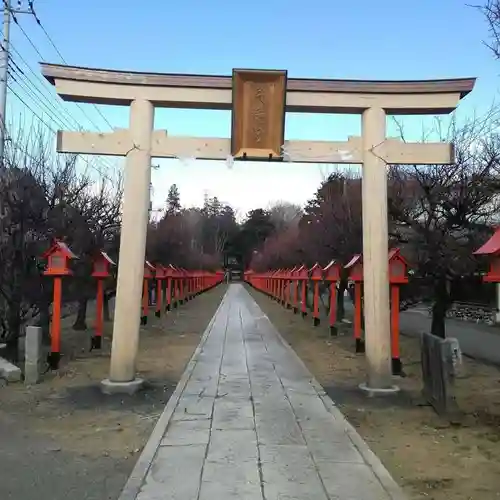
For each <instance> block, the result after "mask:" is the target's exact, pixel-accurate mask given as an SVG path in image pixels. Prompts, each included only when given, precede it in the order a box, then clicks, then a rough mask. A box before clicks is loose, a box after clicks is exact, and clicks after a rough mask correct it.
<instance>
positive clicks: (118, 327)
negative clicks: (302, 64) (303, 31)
mask: <svg viewBox="0 0 500 500" xmlns="http://www.w3.org/2000/svg"><path fill="white" fill-rule="evenodd" d="M41 67H42V72H43V75H44V76H45V78H47V79H48V80H49V82H51V83H52V84H54V85H55V88H56V91H57V92H58V94H59V95H60V96H61V97H62V98H63V99H65V100H67V101H76V102H85V103H94V104H110V105H121V106H130V126H129V129H119V130H115V131H113V132H111V133H96V132H68V131H60V132H59V133H58V141H57V150H58V151H59V152H62V153H81V154H98V155H117V156H125V157H126V167H125V181H124V200H123V216H122V231H121V243H120V266H119V269H118V283H117V294H116V305H115V321H114V327H113V345H112V353H111V366H110V375H109V379H107V380H106V381H103V384H104V386H105V390H107V391H111V390H113V391H120V390H123V391H131V390H133V389H134V388H136V387H138V386H139V385H140V383H141V381H140V380H138V379H136V372H135V362H136V355H137V349H138V335H139V315H140V311H139V309H140V296H141V291H142V272H143V265H144V257H145V244H146V229H147V221H148V205H149V183H150V177H151V157H159V158H171V157H180V156H185V155H186V154H188V156H192V157H196V158H198V159H212V160H221V159H222V160H224V159H227V158H228V157H231V156H233V157H235V158H236V159H249V160H253V159H259V160H267V161H274V160H283V156H286V157H287V159H288V160H289V161H296V162H313V163H319V162H323V163H346V164H361V165H362V167H363V168H362V172H363V182H362V186H363V187H362V196H363V198H362V199H363V259H364V267H363V268H364V297H365V309H364V310H365V332H366V335H365V336H366V358H367V361H368V376H367V381H366V384H364V385H365V389H367V390H369V391H371V392H387V391H391V390H395V389H397V388H395V387H394V386H393V384H392V379H391V344H390V315H389V288H388V285H387V283H388V261H387V251H388V220H387V218H388V217H387V170H386V169H387V164H448V163H452V162H453V161H454V154H453V147H452V145H450V144H444V143H428V144H421V143H404V142H401V141H399V140H394V139H388V138H386V116H387V115H411V114H433V115H434V114H447V113H450V112H452V111H453V110H454V109H455V108H456V106H457V105H458V103H459V101H460V99H461V98H462V97H464V96H465V95H467V94H468V93H469V92H470V91H471V90H472V89H473V87H474V83H475V79H474V78H467V79H453V80H432V81H353V80H319V79H316V80H314V79H298V78H290V79H288V78H287V74H286V71H266V70H264V71H258V70H234V72H233V76H232V77H231V76H202V75H183V74H157V73H156V74H150V73H138V72H123V71H112V70H104V69H88V68H78V67H69V66H61V65H52V64H42V65H41ZM155 107H171V108H194V109H219V110H232V114H233V131H232V137H231V139H220V138H194V137H170V136H168V134H167V131H165V130H163V131H160V130H155V131H154V130H153V115H154V108H155ZM287 111H289V112H304V113H344V114H360V115H362V137H351V138H349V140H348V141H345V142H334V141H332V142H330V141H284V116H285V113H286V112H287ZM282 146H284V147H282ZM283 152H284V153H285V154H283Z"/></svg>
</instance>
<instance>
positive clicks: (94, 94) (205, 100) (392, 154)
mask: <svg viewBox="0 0 500 500" xmlns="http://www.w3.org/2000/svg"><path fill="white" fill-rule="evenodd" d="M41 66H42V72H43V75H44V76H45V78H47V80H48V81H49V82H51V83H52V84H53V85H55V87H56V91H57V93H58V94H59V95H60V96H61V97H62V98H63V99H65V100H67V101H75V102H86V103H94V104H110V105H126V106H129V105H130V104H131V103H132V102H133V101H134V100H137V99H141V100H146V101H149V102H151V103H152V104H153V106H158V107H171V108H191V109H222V110H232V111H233V114H234V112H235V106H236V108H238V109H239V110H240V111H239V116H240V118H238V120H237V121H238V122H240V123H246V125H243V127H246V131H247V132H248V133H250V135H252V133H253V132H252V131H254V130H255V129H256V125H255V122H254V121H253V120H254V118H255V114H253V115H252V113H254V112H255V108H254V109H253V111H250V112H246V114H245V113H244V114H245V116H246V118H245V116H242V115H241V112H242V111H241V110H242V109H243V108H241V106H243V107H244V106H245V104H244V101H245V100H247V97H249V96H248V95H247V96H246V97H245V96H243V97H242V99H240V100H239V102H236V103H235V75H234V74H233V76H232V77H231V76H206V75H184V74H161V73H139V72H131V71H127V72H125V71H115V70H107V69H89V68H80V67H70V66H61V65H55V64H45V63H44V64H42V65H41ZM237 71H241V70H235V72H237ZM244 72H246V73H247V74H252V73H253V74H254V75H258V74H260V75H262V74H263V73H266V74H269V73H271V74H272V73H274V74H276V75H278V77H279V76H280V73H281V76H282V77H283V76H284V79H285V81H286V83H285V87H284V89H282V92H283V101H284V102H282V103H281V105H280V104H279V103H278V102H277V101H276V100H275V102H273V103H271V104H272V105H271V108H273V106H276V105H277V106H278V108H279V107H280V106H281V107H280V109H279V111H276V113H274V118H273V119H272V120H271V122H269V123H268V124H267V126H265V128H266V129H267V130H266V132H267V133H269V131H272V134H274V140H272V138H271V137H269V138H270V140H272V142H274V148H271V149H265V148H264V149H261V150H260V152H261V154H260V156H261V157H266V156H267V153H268V152H271V153H272V154H271V155H270V156H271V157H273V159H280V158H279V156H280V152H279V148H280V146H283V149H284V150H288V151H290V154H287V157H288V159H289V160H290V161H300V162H306V163H307V162H313V163H350V164H359V163H362V156H363V155H362V145H361V138H359V137H350V138H349V140H348V141H344V142H336V141H285V140H284V123H283V116H284V113H285V112H286V111H289V112H303V113H359V114H362V113H363V112H364V111H365V110H366V109H368V108H372V107H374V108H381V109H383V110H384V112H385V113H386V114H396V115H397V114H405V115H406V114H441V113H449V112H451V111H452V110H454V109H455V108H456V106H457V105H458V102H459V101H460V99H461V98H463V97H464V96H465V95H467V94H468V93H469V92H470V91H471V90H472V88H473V87H474V83H475V79H474V78H461V79H449V80H421V81H358V80H321V79H305V78H287V77H286V74H285V75H283V73H286V72H279V71H269V72H262V71H260V72H259V71H256V70H244ZM258 78H259V76H257V79H258ZM271 84H272V82H271ZM265 85H269V82H267V83H266V84H265ZM275 94H276V93H275ZM254 97H255V96H254ZM251 99H253V97H252V98H251ZM273 99H275V97H273ZM242 102H243V104H242ZM247 104H248V100H247ZM267 104H269V103H267ZM238 109H237V111H238ZM243 111H244V110H243ZM264 113H267V114H268V117H270V116H271V115H272V114H273V113H272V112H267V111H264ZM233 118H234V116H233ZM247 118H248V119H247ZM233 126H234V120H233ZM258 128H260V126H259V127H258ZM239 132H241V133H244V132H242V130H240V131H239ZM237 134H238V131H237V130H236V129H234V128H233V132H232V138H233V139H234V137H235V135H237ZM167 135H168V134H167V133H166V131H160V130H157V131H154V132H153V143H152V152H151V153H152V156H154V157H158V158H168V157H180V156H186V155H187V156H193V157H196V158H199V159H214V160H221V159H222V160H224V159H226V158H227V157H228V156H230V155H232V154H235V153H234V150H240V151H242V149H241V148H238V147H237V146H236V147H233V146H232V142H231V141H232V139H226V138H211V137H207V138H197V137H175V136H174V137H171V136H167ZM277 136H281V140H280V139H279V138H277ZM254 142H256V141H254ZM254 146H257V147H258V145H257V144H254ZM131 147H133V141H132V139H131V137H130V134H129V132H128V130H115V131H114V132H113V133H112V134H96V133H92V132H70V131H66V132H60V133H59V136H58V151H60V152H65V153H82V154H109V155H125V154H126V153H127V151H130V148H131ZM342 151H345V152H348V154H339V153H342ZM376 154H377V155H379V156H380V157H382V158H384V160H385V161H387V162H389V163H407V164H431V163H434V162H435V163H449V162H452V161H453V159H454V155H453V148H452V147H450V145H448V144H444V143H434V144H418V143H416V144H412V145H410V144H407V143H403V142H402V141H400V140H394V139H390V138H389V139H387V140H386V141H385V142H384V144H381V145H380V146H378V148H377V151H376Z"/></svg>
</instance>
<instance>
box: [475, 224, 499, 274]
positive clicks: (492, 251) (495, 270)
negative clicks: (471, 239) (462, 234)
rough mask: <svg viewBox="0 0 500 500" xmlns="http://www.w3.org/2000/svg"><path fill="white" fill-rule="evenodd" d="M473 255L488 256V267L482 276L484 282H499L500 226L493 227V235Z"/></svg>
mask: <svg viewBox="0 0 500 500" xmlns="http://www.w3.org/2000/svg"><path fill="white" fill-rule="evenodd" d="M474 255H485V256H486V257H488V261H489V269H488V272H487V273H486V274H485V275H484V276H483V281H484V282H485V283H500V226H499V227H497V228H496V229H495V232H494V233H493V236H492V237H491V238H490V239H489V240H488V241H487V242H486V243H485V244H484V245H483V246H482V247H480V248H478V249H477V250H476V251H475V252H474Z"/></svg>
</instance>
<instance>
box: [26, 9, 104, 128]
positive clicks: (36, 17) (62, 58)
mask: <svg viewBox="0 0 500 500" xmlns="http://www.w3.org/2000/svg"><path fill="white" fill-rule="evenodd" d="M28 6H29V8H30V10H31V13H32V14H33V17H34V18H35V21H36V23H37V24H38V26H40V28H41V30H42V31H43V33H44V34H45V36H46V37H47V40H48V41H49V42H50V44H51V45H52V47H54V50H55V51H56V52H57V54H58V56H59V57H60V58H61V61H62V62H63V63H64V64H66V65H67V66H68V62H67V61H66V59H65V58H64V56H63V55H62V54H61V51H60V50H59V49H58V48H57V45H56V44H55V43H54V40H52V37H51V36H50V35H49V34H48V32H47V30H46V29H45V27H44V26H43V24H42V22H41V21H40V18H39V17H38V15H37V14H36V12H35V9H34V6H33V0H29V1H28ZM40 57H42V61H43V56H41V55H40ZM93 107H94V109H95V110H96V111H97V112H98V113H99V115H100V116H101V118H102V119H103V120H104V121H105V122H106V123H107V125H108V127H109V128H110V129H113V126H112V125H111V123H109V121H108V119H107V118H106V116H104V114H103V113H102V111H101V110H100V109H99V108H98V107H97V106H96V105H95V104H93Z"/></svg>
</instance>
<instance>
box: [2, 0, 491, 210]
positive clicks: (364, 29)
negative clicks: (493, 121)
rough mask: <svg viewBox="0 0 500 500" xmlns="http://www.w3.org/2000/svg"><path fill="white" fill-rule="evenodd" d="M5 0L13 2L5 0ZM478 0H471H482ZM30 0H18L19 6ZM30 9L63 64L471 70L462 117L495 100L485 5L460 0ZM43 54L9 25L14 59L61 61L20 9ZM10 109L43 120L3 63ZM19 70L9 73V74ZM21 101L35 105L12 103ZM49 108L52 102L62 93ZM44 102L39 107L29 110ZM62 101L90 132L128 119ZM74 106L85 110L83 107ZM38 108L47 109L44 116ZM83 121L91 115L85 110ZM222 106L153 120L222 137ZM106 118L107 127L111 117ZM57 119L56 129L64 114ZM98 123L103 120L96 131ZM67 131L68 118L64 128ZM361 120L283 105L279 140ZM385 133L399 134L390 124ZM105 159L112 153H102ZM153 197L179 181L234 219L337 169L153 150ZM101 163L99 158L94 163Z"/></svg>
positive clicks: (379, 74) (184, 192) (187, 198)
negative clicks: (224, 206)
mask: <svg viewBox="0 0 500 500" xmlns="http://www.w3.org/2000/svg"><path fill="white" fill-rule="evenodd" d="M11 1H12V3H13V5H16V4H17V0H11ZM478 1H479V0H478ZM23 3H27V2H23ZM34 5H35V9H36V12H37V16H38V18H39V19H40V21H41V23H42V26H43V27H44V28H45V30H46V31H47V33H48V34H49V35H50V37H51V39H52V40H53V42H54V43H55V45H56V47H57V49H59V51H60V53H61V54H62V56H63V57H64V60H65V61H66V62H67V63H68V64H70V65H75V66H86V67H99V68H110V69H122V70H133V71H149V72H164V73H195V74H196V73H199V74H215V75H230V74H231V73H232V70H233V68H253V69H286V70H288V76H289V77H292V78H293V77H306V78H346V79H370V80H391V79H393V80H408V79H433V78H454V77H477V78H478V80H477V83H476V87H475V89H474V90H473V92H472V93H471V94H470V95H469V96H467V97H466V98H465V99H464V100H463V101H462V102H461V104H460V107H459V111H458V119H460V120H462V119H466V118H467V117H470V116H472V115H474V114H478V115H481V114H483V113H485V112H486V111H487V110H488V109H489V107H490V106H491V105H492V103H493V102H494V101H495V100H497V98H498V89H499V78H498V74H499V71H500V61H496V60H495V59H494V58H493V56H492V54H491V53H490V51H489V50H488V49H487V48H486V47H485V45H484V44H483V40H486V39H487V36H488V34H487V26H486V24H485V22H484V19H483V18H482V15H481V14H480V13H479V12H478V11H477V10H475V9H473V8H471V7H468V6H467V5H466V3H465V2H464V1H462V0H420V1H418V2H405V1H401V0H379V1H378V2H374V1H373V0H357V1H356V2H348V1H339V0H311V1H309V2H307V3H306V4H303V3H301V2H297V1H296V0H251V1H248V2H243V1H234V0H212V1H210V2H207V1H204V0H184V1H175V0H168V1H166V0H149V1H143V2H138V1H137V0H135V1H132V0H106V1H102V0H79V1H76V0H35V1H34ZM17 19H18V21H19V25H20V26H21V27H22V28H23V29H24V31H25V32H26V34H27V35H28V37H29V38H30V40H31V41H32V42H33V44H34V45H35V46H36V47H37V49H38V51H39V52H40V54H38V53H37V52H35V49H34V48H33V46H32V45H31V43H30V42H29V41H28V39H27V38H26V37H25V35H24V34H23V33H22V31H21V29H20V28H19V26H18V25H16V24H15V23H14V24H13V26H12V43H13V46H14V49H15V51H14V52H13V62H14V63H16V64H18V66H19V68H21V69H22V70H23V72H24V74H25V75H28V76H30V78H31V83H32V85H39V86H41V85H42V83H41V81H39V80H37V79H35V77H34V75H33V74H32V73H31V72H30V71H29V70H28V68H26V66H25V63H24V62H23V61H22V59H21V58H24V61H25V62H26V63H28V65H29V66H30V68H31V69H32V70H33V71H34V72H35V73H37V75H39V72H40V69H39V66H38V62H39V61H40V60H41V59H42V57H40V56H43V60H44V61H46V62H51V63H62V62H63V61H62V60H61V57H60V55H59V54H58V52H56V50H55V49H54V47H53V46H52V45H51V43H50V42H49V40H48V39H47V37H46V36H45V34H44V32H43V31H42V30H41V29H40V27H39V26H38V25H37V23H36V21H35V20H34V19H33V18H32V17H31V16H29V15H24V14H23V15H21V14H20V15H18V16H17ZM12 71H13V75H14V78H16V81H14V80H12V81H11V83H10V87H11V89H12V91H13V92H16V93H17V96H16V95H14V94H13V92H12V91H11V92H9V97H8V112H9V116H10V117H11V120H13V121H14V122H15V123H17V122H16V120H18V119H19V116H24V115H25V114H26V113H30V109H31V110H34V111H35V112H37V114H38V115H39V116H40V117H42V118H43V119H44V121H45V122H48V124H50V125H52V128H62V127H61V126H58V124H51V120H52V118H51V117H50V116H49V115H48V114H47V113H45V110H44V109H42V108H40V102H38V103H37V102H36V100H33V99H31V100H30V94H29V92H28V90H26V88H25V86H24V87H23V85H22V81H23V78H22V77H21V76H20V75H19V74H18V73H17V72H16V70H15V68H14V69H13V70H12ZM16 75H17V76H16ZM18 97H21V98H22V99H23V100H24V101H25V103H26V104H27V105H28V107H29V108H30V109H27V108H26V106H25V105H24V104H23V103H21V102H20V101H19V99H18ZM53 99H54V103H55V104H54V106H56V107H57V109H63V108H62V107H61V108H59V106H60V103H58V102H57V99H58V98H57V97H56V96H53ZM37 105H38V106H39V107H38V108H37V107H36V106H37ZM98 108H99V111H100V112H101V113H102V115H104V116H105V117H106V120H104V119H103V118H102V116H101V114H99V113H98V111H97V107H93V106H91V105H80V106H76V105H75V104H64V109H66V110H68V112H69V113H71V116H72V117H73V120H72V121H71V123H70V125H71V124H73V123H76V122H78V124H80V125H81V126H82V127H83V128H84V129H87V130H98V129H100V130H102V131H106V130H110V127H109V125H111V126H113V127H127V126H128V108H124V107H114V106H99V107H98ZM82 109H83V111H82ZM42 113H44V114H42ZM89 117H90V120H89V119H88V118H89ZM230 118H231V113H230V112H229V111H227V112H222V111H200V110H169V109H159V110H157V111H156V114H155V127H156V128H157V129H167V130H168V132H169V134H170V135H191V136H200V137H203V136H205V137H230ZM434 120H435V118H434V117H404V118H403V124H404V129H405V134H406V137H407V139H410V140H417V141H418V140H420V139H421V137H422V134H423V133H427V132H428V131H429V130H430V129H431V128H432V127H433V124H434V123H435V121H434ZM108 122H109V123H108ZM63 126H65V125H64V124H63ZM97 127H98V128H97ZM65 128H68V127H67V126H65ZM360 128H361V121H360V117H359V116H351V115H309V114H288V115H287V118H286V132H285V138H286V139H303V140H345V139H347V137H348V136H350V135H359V134H360ZM388 135H389V136H390V135H397V131H396V128H395V126H394V124H393V123H392V121H391V120H390V119H389V120H388ZM106 163H107V164H109V163H110V160H109V159H108V160H106ZM153 163H154V164H155V165H158V166H159V168H156V169H154V171H153V173H152V183H153V191H152V192H153V207H154V208H160V207H161V206H162V205H163V204H164V200H165V198H166V195H167V192H168V189H169V187H170V185H171V184H173V183H176V184H177V185H178V187H179V190H180V193H181V201H182V203H183V204H184V205H186V206H192V205H199V204H201V203H202V202H203V197H204V195H205V194H207V195H209V196H218V197H219V199H220V200H221V201H223V202H225V203H229V204H231V205H232V206H233V207H234V208H235V209H236V210H237V212H238V214H239V215H240V216H242V215H244V214H245V213H246V212H247V211H248V210H251V209H253V208H257V207H266V206H268V205H269V204H270V203H273V202H276V201H278V200H287V201H290V202H293V203H298V204H304V203H305V202H306V201H307V200H308V199H310V198H311V197H312V196H313V194H314V192H315V191H316V189H317V188H318V186H319V184H320V182H321V180H323V179H324V178H325V177H326V176H327V175H328V172H329V171H331V170H332V169H333V168H335V167H334V166H332V165H317V164H291V163H280V164H277V163H267V162H264V163H263V162H259V163H253V162H236V163H235V165H234V167H233V168H231V169H229V168H228V166H227V165H226V164H225V163H224V162H213V161H201V160H194V161H193V160H187V161H186V160H182V161H179V160H175V159H174V160H160V159H159V160H154V161H153ZM102 168H104V167H101V169H102Z"/></svg>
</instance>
